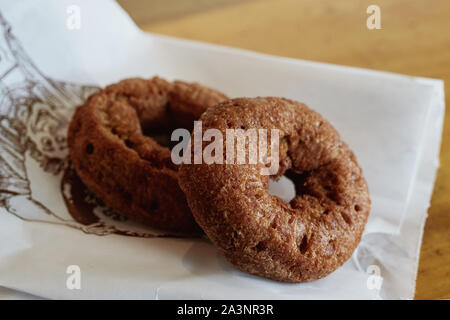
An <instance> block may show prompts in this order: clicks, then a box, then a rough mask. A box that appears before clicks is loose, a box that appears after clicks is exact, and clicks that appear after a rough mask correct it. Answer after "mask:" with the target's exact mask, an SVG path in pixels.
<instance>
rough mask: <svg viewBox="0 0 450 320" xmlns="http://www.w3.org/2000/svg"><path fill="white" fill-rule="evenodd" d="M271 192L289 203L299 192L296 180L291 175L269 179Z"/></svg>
mask: <svg viewBox="0 0 450 320" xmlns="http://www.w3.org/2000/svg"><path fill="white" fill-rule="evenodd" d="M269 194H270V195H272V196H276V197H279V198H281V199H283V201H285V202H286V203H289V202H290V201H291V200H292V199H294V198H295V196H296V194H297V193H296V190H295V184H294V182H293V181H292V180H291V179H290V178H289V177H287V176H282V177H281V178H280V179H279V180H274V179H270V180H269Z"/></svg>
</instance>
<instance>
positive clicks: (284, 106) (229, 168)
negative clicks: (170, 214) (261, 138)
mask: <svg viewBox="0 0 450 320" xmlns="http://www.w3.org/2000/svg"><path fill="white" fill-rule="evenodd" d="M200 120H202V130H203V132H204V131H205V130H207V129H210V128H215V129H218V130H220V132H222V134H223V135H224V137H225V131H226V129H228V128H234V129H236V128H243V129H250V128H255V129H260V128H265V129H279V130H280V131H279V132H280V140H279V143H280V144H279V160H280V162H279V164H280V165H279V170H278V172H277V173H276V174H274V175H273V176H272V177H271V178H275V179H276V178H279V177H281V176H282V175H286V176H288V177H290V178H291V179H292V180H293V182H294V184H295V186H296V196H295V198H294V199H292V200H291V201H290V202H289V203H287V202H285V201H284V200H282V199H280V198H279V197H277V196H274V195H271V194H269V192H268V182H269V176H268V175H261V172H260V170H259V169H260V167H261V166H263V164H261V163H258V164H256V165H250V164H215V163H214V164H209V165H208V164H206V163H202V164H182V165H181V167H180V169H179V182H180V186H181V189H182V190H183V191H184V192H185V195H186V198H187V201H188V204H189V207H190V208H191V210H192V212H193V214H194V217H195V220H196V221H197V223H198V224H199V225H200V226H201V228H202V229H203V230H204V231H205V233H206V235H207V236H208V237H209V238H210V239H211V240H212V242H213V243H214V244H215V245H216V246H217V247H218V248H220V250H221V251H222V252H223V253H224V255H225V257H226V258H227V259H228V260H229V261H230V262H231V263H233V264H234V265H235V266H236V267H237V268H239V269H240V270H243V271H246V272H248V273H251V274H255V275H258V276H262V277H266V278H270V279H273V280H278V281H285V282H303V281H311V280H315V279H319V278H321V277H324V276H326V275H328V274H329V273H331V272H332V271H334V270H335V269H336V268H338V267H339V266H340V265H342V264H343V263H344V262H345V261H346V260H347V259H348V258H349V257H350V256H351V255H352V253H353V251H354V249H355V248H356V246H357V245H358V243H359V241H360V239H361V234H362V232H363V230H364V226H365V224H366V221H367V218H368V214H369V211H370V198H369V192H368V187H367V183H366V181H365V180H364V178H363V176H362V171H361V168H360V167H359V165H358V163H357V161H356V158H355V156H354V154H353V152H352V151H351V150H350V149H349V147H348V146H347V145H346V144H345V143H344V142H343V141H342V140H341V138H340V136H339V134H338V132H337V131H336V130H335V129H334V128H333V127H332V126H331V125H330V123H329V122H328V121H326V120H325V119H324V118H323V117H322V116H321V115H319V114H318V113H316V112H314V111H313V110H311V109H309V108H308V107H307V106H306V105H304V104H302V103H299V102H295V101H291V100H288V99H282V98H253V99H246V98H240V99H232V100H227V101H224V102H222V103H220V104H218V105H216V106H214V107H212V108H209V109H208V110H207V111H206V112H205V113H204V114H203V115H202V116H201V118H200ZM223 151H224V153H225V147H224V148H223ZM224 163H225V162H224Z"/></svg>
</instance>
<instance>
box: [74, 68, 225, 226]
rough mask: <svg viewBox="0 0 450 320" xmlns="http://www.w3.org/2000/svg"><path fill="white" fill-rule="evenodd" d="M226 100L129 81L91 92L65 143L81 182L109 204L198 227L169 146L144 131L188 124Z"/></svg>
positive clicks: (185, 86)
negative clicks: (209, 108) (179, 183)
mask: <svg viewBox="0 0 450 320" xmlns="http://www.w3.org/2000/svg"><path fill="white" fill-rule="evenodd" d="M225 99H226V96H225V95H224V94H222V93H220V92H218V91H215V90H212V89H210V88H207V87H204V86H202V85H200V84H197V83H185V82H181V81H175V82H172V83H170V82H167V81H165V80H163V79H161V78H158V77H155V78H152V79H149V80H146V79H140V78H135V79H126V80H122V81H120V82H119V83H117V84H112V85H110V86H107V87H106V88H105V89H103V90H100V91H98V92H97V93H95V94H93V95H92V96H90V97H89V99H88V100H87V101H86V102H85V104H84V105H83V106H81V107H79V108H78V109H77V110H76V112H75V115H74V116H73V118H72V121H71V124H70V127H69V133H68V144H69V150H70V157H71V160H72V163H73V166H74V168H75V170H76V172H77V174H78V175H79V177H80V178H81V180H82V181H83V183H84V184H85V185H86V186H87V187H88V188H89V189H90V190H91V191H92V192H93V193H94V194H95V195H96V196H97V197H98V198H99V199H101V200H102V201H103V202H104V203H105V204H106V205H107V206H109V207H110V208H112V209H114V210H116V211H117V212H118V213H120V214H123V215H125V216H127V217H129V218H130V219H131V220H135V221H138V222H141V223H144V224H147V225H149V226H152V227H156V228H159V229H163V230H168V231H177V232H189V233H190V232H197V231H199V230H200V229H199V228H198V226H197V225H196V223H195V221H194V219H193V217H192V214H191V212H190V210H189V207H188V206H187V203H186V199H185V196H184V194H183V192H182V191H181V189H180V187H179V186H178V179H177V176H178V173H177V170H178V167H177V166H176V165H175V164H173V163H172V161H171V155H170V150H169V148H167V147H165V146H162V145H160V144H158V143H157V142H156V141H155V140H154V139H152V138H151V137H149V136H145V135H144V134H143V131H144V132H150V133H159V132H162V131H167V132H169V130H170V129H173V128H178V127H183V128H189V127H190V126H192V122H193V121H194V120H196V119H197V118H199V116H200V115H201V114H202V113H203V112H204V111H205V110H206V109H207V108H208V107H210V106H212V105H214V104H217V103H218V102H220V101H223V100H225Z"/></svg>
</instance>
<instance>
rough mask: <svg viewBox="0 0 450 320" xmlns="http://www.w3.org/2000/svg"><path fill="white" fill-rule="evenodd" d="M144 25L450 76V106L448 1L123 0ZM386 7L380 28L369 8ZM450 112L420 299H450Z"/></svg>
mask: <svg viewBox="0 0 450 320" xmlns="http://www.w3.org/2000/svg"><path fill="white" fill-rule="evenodd" d="M120 2H121V4H122V5H123V6H124V7H125V9H127V10H128V11H129V12H130V14H131V16H132V17H135V19H136V21H137V22H138V23H139V25H140V26H141V28H142V29H143V30H145V31H149V32H154V33H161V34H165V35H170V36H176V37H181V38H188V39H194V40H200V41H206V42H211V43H217V44H222V45H227V46H232V47H239V48H245V49H250V50H254V51H260V52H264V53H269V54H274V55H280V56H287V57H293V58H300V59H307V60H315V61H323V62H330V63H335V64H342V65H349V66H357V67H363V68H371V69H378V70H386V71H391V72H398V73H403V74H409V75H414V76H424V77H431V78H438V79H443V80H444V81H445V93H446V105H447V106H449V105H450V100H449V97H450V1H448V0H435V1H426V0H376V1H374V0H370V1H365V0H357V1H334V0H302V1H300V0H252V1H235V0H209V1H207V2H205V1H201V0H172V1H162V0H156V1H153V2H151V3H147V1H140V2H138V1H137V0H134V1H133V0H122V1H120ZM371 4H377V5H379V6H380V8H381V27H382V29H381V30H368V29H367V27H366V19H367V17H368V16H369V15H368V14H367V13H366V9H367V7H368V6H369V5H371ZM449 124H450V112H446V121H445V125H444V132H443V142H442V148H441V168H440V169H439V172H438V176H437V180H436V185H435V188H434V192H433V197H432V200H431V207H430V209H429V212H428V214H429V216H428V220H427V223H426V226H425V233H424V237H423V245H422V249H421V256H420V264H419V274H418V278H417V288H416V298H417V299H444V298H447V299H450V125H449Z"/></svg>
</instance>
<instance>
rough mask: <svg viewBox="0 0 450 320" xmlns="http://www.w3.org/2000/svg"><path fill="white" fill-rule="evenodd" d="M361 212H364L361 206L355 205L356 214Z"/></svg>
mask: <svg viewBox="0 0 450 320" xmlns="http://www.w3.org/2000/svg"><path fill="white" fill-rule="evenodd" d="M361 210H362V208H361V206H360V205H358V204H355V211H356V212H359V211H361Z"/></svg>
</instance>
